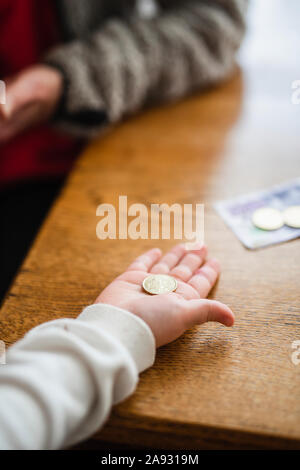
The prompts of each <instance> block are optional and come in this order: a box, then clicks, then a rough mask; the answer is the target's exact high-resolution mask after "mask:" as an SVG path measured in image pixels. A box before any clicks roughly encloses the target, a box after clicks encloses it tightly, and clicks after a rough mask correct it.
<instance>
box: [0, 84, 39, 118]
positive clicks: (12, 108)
mask: <svg viewBox="0 0 300 470" xmlns="http://www.w3.org/2000/svg"><path fill="white" fill-rule="evenodd" d="M33 94H34V89H33V86H32V84H31V83H30V82H27V81H23V80H22V76H20V77H17V78H16V79H15V80H13V81H12V82H11V84H10V85H8V86H7V90H6V104H5V105H4V107H3V110H2V113H3V115H4V118H5V119H9V118H11V117H12V116H13V115H14V114H16V113H17V111H18V110H20V109H21V108H23V107H24V106H26V105H28V104H29V103H30V102H32V96H33Z"/></svg>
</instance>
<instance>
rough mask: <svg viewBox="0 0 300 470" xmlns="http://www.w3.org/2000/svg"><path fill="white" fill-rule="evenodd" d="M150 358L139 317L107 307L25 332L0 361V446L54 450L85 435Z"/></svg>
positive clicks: (148, 336) (151, 343) (150, 340)
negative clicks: (3, 361) (74, 318)
mask: <svg viewBox="0 0 300 470" xmlns="http://www.w3.org/2000/svg"><path fill="white" fill-rule="evenodd" d="M154 356H155V340H154V337H153V334H152V333H151V330H150V328H149V327H148V326H147V325H146V323H145V322H143V321H142V320H140V319H139V318H137V317H135V316H133V315H132V314H130V313H129V312H127V311H124V310H121V309H119V308H116V307H113V306H111V305H104V304H98V305H93V306H90V307H88V308H86V309H85V310H84V311H83V313H82V314H81V315H80V316H79V317H78V319H76V320H73V319H61V320H55V321H53V322H49V323H45V324H43V325H41V326H39V327H37V328H35V329H33V330H31V331H30V332H29V333H28V334H27V335H26V336H25V337H24V339H22V340H21V341H19V342H17V343H16V344H15V345H14V346H12V347H11V348H10V349H9V350H8V352H7V357H6V361H7V364H6V365H2V366H0V403H1V413H0V449H58V448H61V447H66V446H70V445H72V444H74V443H77V442H79V441H80V440H82V439H84V438H86V437H87V436H89V435H91V434H92V433H94V432H95V431H96V430H97V429H99V428H100V427H101V425H102V424H103V422H104V421H105V420H106V418H107V416H108V413H109V412H110V409H111V407H112V405H114V404H116V403H118V402H119V401H121V400H123V399H124V398H126V397H127V396H128V395H130V394H131V393H132V392H133V391H134V389H135V387H136V384H137V381H138V374H139V372H142V371H143V370H144V369H146V368H147V367H149V366H151V365H152V364H153V361H154Z"/></svg>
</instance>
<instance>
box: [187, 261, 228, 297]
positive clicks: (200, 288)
mask: <svg viewBox="0 0 300 470" xmlns="http://www.w3.org/2000/svg"><path fill="white" fill-rule="evenodd" d="M219 274H220V264H219V261H218V260H216V259H214V258H212V259H210V260H208V261H207V262H206V263H205V264H204V265H203V266H202V267H201V268H199V269H198V270H197V271H196V272H195V273H194V275H193V276H192V277H191V279H190V280H189V281H188V284H190V285H191V286H192V287H194V289H196V291H197V292H198V293H199V294H200V297H202V298H205V297H207V296H208V294H209V292H210V290H211V289H212V288H213V286H214V285H215V283H216V281H217V279H218V277H219Z"/></svg>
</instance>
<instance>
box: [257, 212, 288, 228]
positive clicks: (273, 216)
mask: <svg viewBox="0 0 300 470" xmlns="http://www.w3.org/2000/svg"><path fill="white" fill-rule="evenodd" d="M252 222H253V224H254V225H255V227H257V228H260V229H262V230H277V229H279V228H281V227H282V226H283V218H282V215H281V212H280V211H278V210H277V209H273V208H272V207H261V208H260V209H257V210H256V211H254V212H253V214H252Z"/></svg>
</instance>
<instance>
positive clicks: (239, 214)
mask: <svg viewBox="0 0 300 470" xmlns="http://www.w3.org/2000/svg"><path fill="white" fill-rule="evenodd" d="M299 204H300V178H296V179H293V180H291V181H288V182H284V183H281V184H278V185H276V186H273V187H271V188H269V189H264V190H261V191H255V192H253V193H249V194H243V195H240V196H237V197H235V198H233V199H228V200H225V201H218V202H216V203H215V204H214V207H215V209H216V210H217V212H218V213H219V214H220V216H221V217H222V218H223V219H224V221H225V223H226V224H227V225H228V226H229V227H230V228H231V230H232V231H233V232H234V233H235V235H236V236H237V237H238V238H239V240H240V241H241V242H242V243H243V244H244V245H245V246H246V247H247V248H249V249H251V250H254V249H257V248H262V247H266V246H268V245H273V244H275V243H282V242H285V241H288V240H292V239H294V238H298V237H300V229H298V228H291V227H288V226H286V225H284V226H283V227H281V228H280V229H278V230H273V231H266V230H261V229H259V228H257V227H255V226H254V225H253V223H252V220H251V217H252V214H253V212H254V211H255V210H257V209H259V208H261V207H266V206H267V207H273V208H274V209H278V210H280V211H282V210H284V209H286V208H287V207H289V206H293V205H299Z"/></svg>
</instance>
